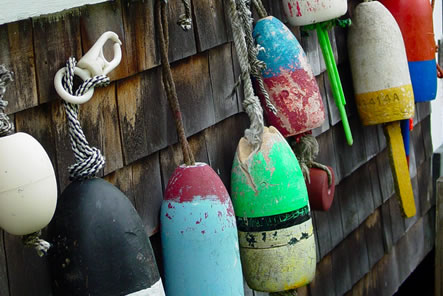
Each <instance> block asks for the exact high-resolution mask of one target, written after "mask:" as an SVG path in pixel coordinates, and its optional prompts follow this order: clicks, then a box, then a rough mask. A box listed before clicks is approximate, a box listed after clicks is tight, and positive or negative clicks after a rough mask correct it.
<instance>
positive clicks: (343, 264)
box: [331, 240, 352, 295]
mask: <svg viewBox="0 0 443 296" xmlns="http://www.w3.org/2000/svg"><path fill="white" fill-rule="evenodd" d="M345 242H346V240H345V241H342V242H341V243H340V244H339V245H338V246H337V247H336V248H335V249H334V250H333V251H332V273H331V275H332V278H333V280H334V287H335V294H336V295H343V294H344V293H345V292H346V291H348V290H349V289H351V287H352V278H351V268H350V262H349V260H350V258H349V249H348V248H347V244H346V243H345Z"/></svg>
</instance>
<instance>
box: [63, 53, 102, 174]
mask: <svg viewBox="0 0 443 296" xmlns="http://www.w3.org/2000/svg"><path fill="white" fill-rule="evenodd" d="M76 64H77V61H76V60H75V58H74V57H70V58H69V60H68V61H67V62H66V72H65V75H64V77H63V79H62V83H63V87H64V89H65V90H66V91H67V92H68V93H69V94H71V95H75V96H81V95H83V94H85V93H86V92H87V91H88V90H89V89H91V88H94V87H99V86H106V85H108V84H109V83H110V80H109V77H107V76H105V75H99V76H94V77H92V78H90V79H87V80H85V81H84V82H83V83H82V84H81V85H80V86H79V88H78V89H77V90H76V91H75V92H74V90H73V87H74V75H75V74H74V69H75V65H76ZM64 106H65V112H66V116H67V118H68V128H69V139H70V141H71V147H72V151H73V152H74V157H75V160H76V163H75V164H73V165H71V166H69V168H68V169H69V175H70V179H71V180H83V179H86V178H89V177H94V176H95V175H96V174H97V173H98V172H99V171H100V170H101V169H102V168H103V166H104V165H105V159H104V157H103V156H102V154H101V152H100V150H99V149H98V148H96V147H90V146H89V143H88V141H87V140H86V137H85V134H84V133H83V130H82V127H81V125H80V122H79V120H78V112H79V106H78V105H75V104H71V103H68V102H66V101H64Z"/></svg>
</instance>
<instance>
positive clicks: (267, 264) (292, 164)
mask: <svg viewBox="0 0 443 296" xmlns="http://www.w3.org/2000/svg"><path fill="white" fill-rule="evenodd" d="M231 196H232V201H233V204H234V209H235V215H236V217H237V227H238V233H239V241H240V254H241V259H242V265H243V274H244V276H245V279H246V282H247V283H248V285H249V287H251V288H252V289H254V290H258V291H265V292H279V291H285V290H291V289H295V288H297V287H301V286H303V285H306V284H308V283H309V282H310V281H311V280H312V279H313V277H314V274H315V266H316V251H315V241H314V235H313V226H312V220H311V216H310V209H309V203H308V194H307V190H306V185H305V181H304V179H303V174H302V172H301V169H300V166H299V164H298V161H297V158H296V157H295V155H294V153H293V152H292V150H291V147H290V146H289V144H288V143H287V142H286V140H285V139H284V138H283V136H282V135H281V134H280V133H279V132H278V130H277V129H276V128H274V127H272V126H271V127H269V128H267V127H265V128H264V132H263V142H262V145H261V147H260V149H259V150H258V151H253V149H252V146H251V145H250V144H249V143H248V142H247V140H246V139H245V138H242V139H241V140H240V142H239V144H238V147H237V151H236V155H235V158H234V163H233V167H232V174H231Z"/></svg>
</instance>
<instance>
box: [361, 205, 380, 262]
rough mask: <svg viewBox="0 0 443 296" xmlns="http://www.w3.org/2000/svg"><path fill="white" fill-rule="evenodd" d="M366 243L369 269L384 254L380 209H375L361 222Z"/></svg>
mask: <svg viewBox="0 0 443 296" xmlns="http://www.w3.org/2000/svg"><path fill="white" fill-rule="evenodd" d="M363 228H364V234H365V238H366V245H367V248H368V263H369V269H372V267H373V266H374V265H375V264H376V263H377V262H378V261H379V260H380V259H381V258H382V257H383V255H384V254H385V251H384V247H383V229H382V217H381V210H380V209H376V210H375V211H374V212H373V213H372V214H371V215H370V216H369V217H368V218H367V219H366V221H365V222H364V224H363Z"/></svg>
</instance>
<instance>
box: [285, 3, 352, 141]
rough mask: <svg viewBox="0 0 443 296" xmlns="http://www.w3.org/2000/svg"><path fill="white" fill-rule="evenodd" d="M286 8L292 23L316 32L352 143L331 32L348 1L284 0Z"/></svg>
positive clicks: (348, 139)
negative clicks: (329, 32) (330, 37)
mask: <svg viewBox="0 0 443 296" xmlns="http://www.w3.org/2000/svg"><path fill="white" fill-rule="evenodd" d="M283 7H284V11H285V13H286V16H287V18H288V21H289V23H290V24H291V25H293V26H305V29H309V30H315V31H316V32H317V36H318V41H319V44H320V48H321V50H322V53H323V58H324V60H325V65H326V69H327V71H328V78H329V82H330V83H331V89H332V93H333V95H334V99H335V104H336V105H337V108H338V111H339V113H340V117H341V120H342V124H343V129H344V131H345V137H346V141H347V143H348V145H352V143H353V142H354V141H353V138H352V133H351V128H350V126H349V122H348V117H347V115H346V109H345V105H346V100H345V96H344V94H343V87H342V85H341V82H340V76H339V74H338V70H337V65H336V64H335V59H334V53H333V51H332V46H331V42H330V41H329V35H328V30H329V29H330V28H332V27H333V26H335V24H336V23H340V22H339V21H337V20H336V18H338V17H340V16H342V15H344V14H345V13H346V11H347V9H348V3H347V1H346V0H315V1H311V0H283ZM343 23H345V22H343Z"/></svg>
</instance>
